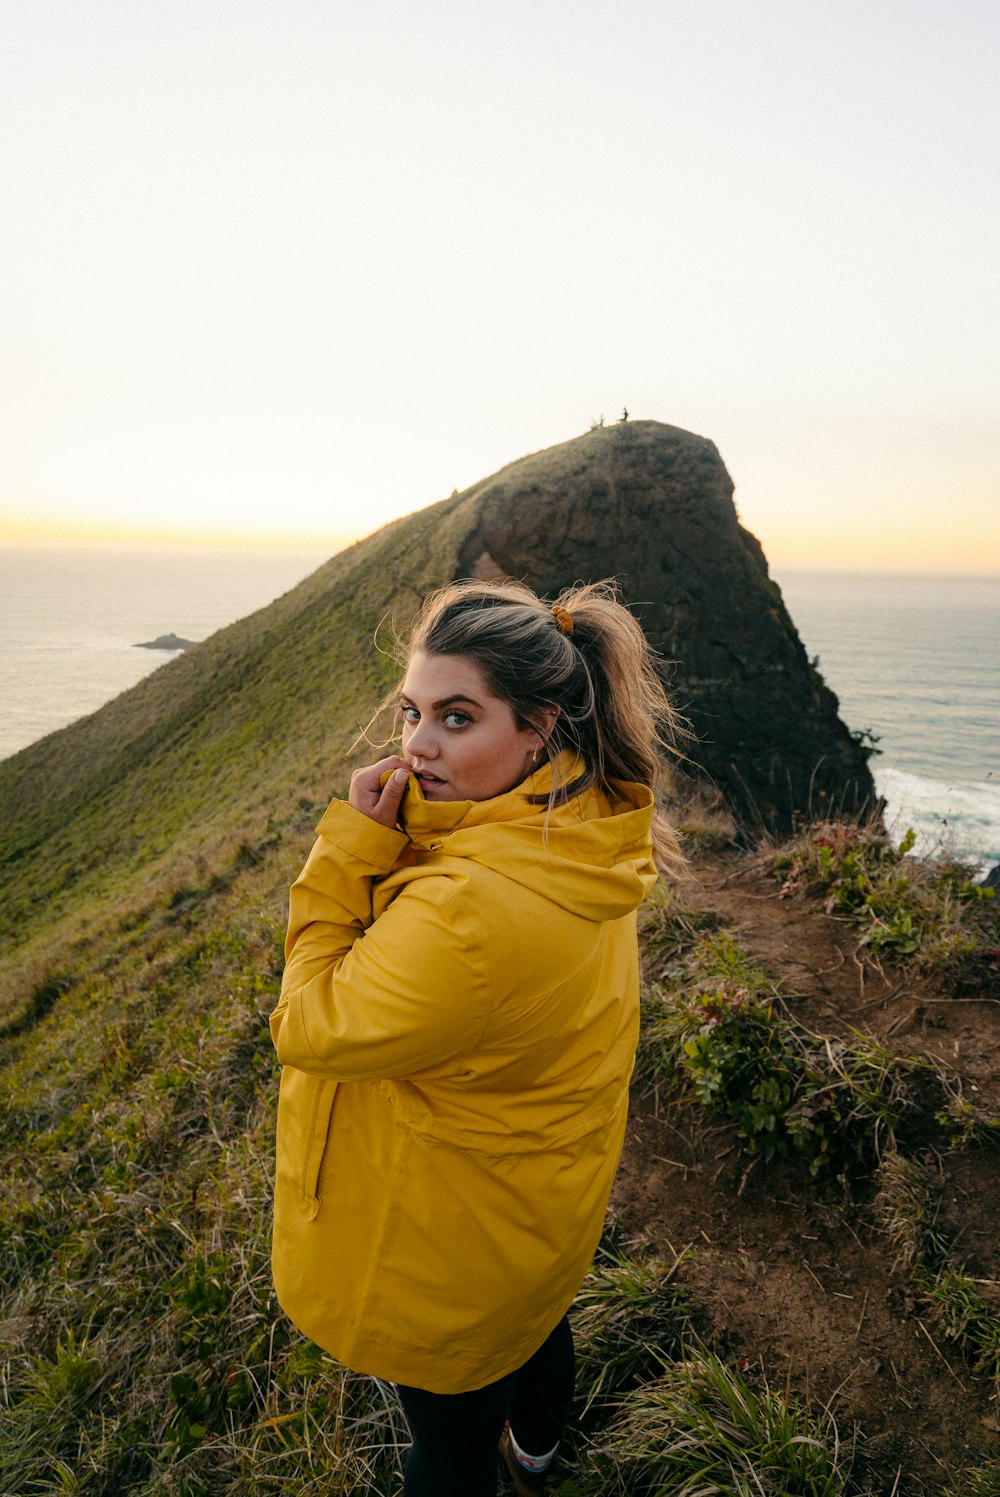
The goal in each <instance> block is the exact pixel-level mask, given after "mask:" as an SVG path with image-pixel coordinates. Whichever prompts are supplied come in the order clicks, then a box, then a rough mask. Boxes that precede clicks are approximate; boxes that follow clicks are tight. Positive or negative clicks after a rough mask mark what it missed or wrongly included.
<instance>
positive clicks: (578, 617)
mask: <svg viewBox="0 0 1000 1497" xmlns="http://www.w3.org/2000/svg"><path fill="white" fill-rule="evenodd" d="M394 702H395V705H396V706H397V708H398V713H399V716H400V717H401V719H402V736H401V744H400V752H399V753H391V754H389V755H388V756H386V757H384V758H380V759H379V760H378V761H377V762H376V763H373V764H369V765H367V766H365V767H364V768H362V769H359V770H357V772H356V773H355V774H354V775H353V777H352V779H351V785H350V792H349V795H348V799H347V800H346V801H339V800H335V801H334V802H333V804H332V805H331V806H330V808H329V810H328V811H327V812H326V814H325V815H324V817H323V819H322V821H321V822H320V824H319V827H318V828H317V831H318V840H317V842H316V843H315V845H314V847H313V850H312V852H311V853H310V856H309V859H308V861H307V863H306V865H305V868H304V870H303V872H302V873H301V875H300V876H299V878H298V879H297V880H296V882H295V884H294V885H293V887H292V891H291V905H290V914H289V923H288V939H287V943H286V954H287V965H286V968H285V975H284V981H283V984H282V990H281V996H280V999H279V1001H278V1006H277V1008H276V1009H275V1011H274V1014H273V1016H272V1019H271V1027H272V1034H273V1037H274V1043H275V1046H276V1049H277V1052H278V1057H279V1059H280V1060H281V1062H282V1064H283V1072H282V1078H281V1090H280V1100H279V1109H278V1139H277V1171H276V1191H275V1220H274V1248H273V1267H274V1281H275V1286H276V1289H277V1294H278V1298H279V1300H280V1302H281V1304H282V1305H283V1307H284V1308H285V1310H286V1311H287V1313H288V1314H289V1316H290V1317H291V1319H292V1320H293V1321H294V1322H295V1323H296V1325H298V1326H299V1327H300V1328H301V1329H302V1330H303V1331H304V1332H305V1333H306V1334H307V1335H308V1336H310V1337H312V1338H313V1340H314V1341H316V1342H318V1343H319V1345H320V1346H322V1347H325V1348H326V1349H327V1350H328V1351H329V1352H330V1353H331V1354H332V1355H333V1356H335V1357H336V1358H337V1359H338V1360H339V1361H341V1362H342V1363H344V1364H345V1365H346V1366H348V1367H350V1368H353V1369H354V1370H355V1371H357V1372H359V1373H370V1374H373V1375H375V1376H376V1377H379V1378H382V1379H386V1380H388V1381H391V1382H393V1383H395V1384H396V1385H397V1387H398V1390H399V1397H400V1400H401V1402H402V1406H403V1409H404V1411H405V1413H406V1417H407V1420H408V1421H409V1424H410V1428H411V1432H412V1436H413V1443H412V1446H411V1448H410V1450H409V1453H408V1456H407V1461H406V1470H405V1477H404V1487H403V1491H404V1497H495V1493H496V1488H497V1474H498V1450H499V1454H500V1456H501V1457H502V1459H503V1461H504V1463H505V1465H506V1467H507V1469H508V1472H509V1474H510V1476H511V1477H512V1479H513V1482H514V1486H515V1488H516V1490H517V1492H518V1493H520V1494H522V1497H523V1494H525V1493H535V1494H537V1493H541V1492H543V1491H544V1490H545V1486H546V1476H547V1472H548V1470H549V1467H550V1465H551V1462H552V1459H553V1457H554V1455H555V1452H556V1448H557V1447H558V1445H559V1442H560V1438H561V1436H562V1433H563V1428H564V1425H565V1423H566V1421H567V1418H568V1416H569V1413H570V1407H571V1403H572V1398H573V1388H574V1354H573V1338H572V1333H571V1330H570V1323H569V1320H568V1318H567V1311H568V1310H569V1307H570V1305H571V1303H572V1301H573V1299H574V1297H575V1295H576V1293H577V1290H578V1289H579V1287H580V1284H581V1283H582V1281H583V1278H584V1276H585V1274H586V1273H587V1270H588V1267H589V1265H590V1262H591V1259H592V1257H593V1253H594V1250H595V1248H596V1246H597V1243H598V1241H599V1239H600V1235H601V1231H602V1226H603V1221H604V1214H605V1210H606V1207H607V1202H608V1196H609V1193H610V1190H611V1185H612V1181H613V1179H614V1175H615V1171H616V1168H617V1164H618V1158H619V1154H620V1151H621V1146H622V1141H623V1137H624V1132H625V1119H626V1110H627V1105H628V1082H629V1076H630V1073H631V1070H632V1064H633V1058H634V1052H635V1045H636V1038H637V1033H638V1010H639V1001H638V998H639V982H638V959H637V949H636V909H637V907H638V905H639V904H640V903H641V901H642V900H643V898H644V897H645V895H646V894H647V893H648V891H649V889H650V887H651V885H652V884H653V882H654V880H655V878H656V863H657V862H659V864H660V866H661V867H665V868H668V869H676V868H677V867H679V864H680V859H679V853H678V850H677V843H676V840H675V838H674V836H673V833H672V831H671V829H670V828H669V827H668V826H667V825H666V823H665V822H664V821H663V819H662V818H661V816H660V814H659V813H658V811H657V809H656V806H655V802H654V792H655V790H656V786H657V784H658V781H659V778H660V774H661V762H660V758H659V755H658V752H657V749H658V746H664V745H665V744H666V743H667V742H668V740H669V738H670V737H671V736H672V735H673V733H674V732H675V731H676V728H677V722H676V719H675V717H674V714H673V712H672V710H671V707H670V704H669V702H668V700H667V698H666V696H665V694H664V691H663V688H662V686H661V684H660V681H659V679H658V677H657V674H656V671H655V668H654V661H653V657H652V655H651V652H650V650H649V648H648V646H647V644H646V641H645V638H644V636H643V634H642V631H641V629H640V628H639V625H638V624H637V623H636V621H635V619H634V618H633V617H632V615H631V614H630V613H629V612H628V610H627V609H626V608H624V607H623V606H622V604H621V603H620V602H619V601H618V600H617V597H616V595H615V591H614V588H613V586H611V585H610V584H607V583H598V584H592V585H588V586H581V587H578V588H576V589H573V590H570V591H568V592H566V593H564V594H562V595H561V596H560V598H559V600H558V602H556V603H555V604H553V605H552V606H551V607H549V606H548V605H546V604H545V603H543V602H542V601H541V600H540V599H539V598H538V597H537V596H536V595H535V594H534V593H533V592H532V591H531V590H530V589H529V588H527V587H524V586H522V585H521V584H518V583H500V582H498V583H477V582H464V583H457V584H454V585H452V586H450V587H447V588H445V589H444V590H443V591H441V592H439V593H437V594H436V595H434V596H433V597H431V598H430V599H428V600H427V602H426V603H425V605H424V608H423V610H422V612H421V614H420V616H419V619H418V621H417V623H416V626H415V629H414V632H413V634H412V638H411V642H410V648H409V655H408V659H407V663H406V668H405V677H404V679H403V681H402V683H401V686H400V688H399V691H398V693H397V694H394Z"/></svg>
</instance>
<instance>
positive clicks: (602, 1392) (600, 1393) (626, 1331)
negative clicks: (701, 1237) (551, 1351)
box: [573, 1241, 692, 1423]
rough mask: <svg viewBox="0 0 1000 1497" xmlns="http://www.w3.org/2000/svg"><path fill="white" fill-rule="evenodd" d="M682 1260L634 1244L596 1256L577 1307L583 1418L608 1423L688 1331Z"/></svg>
mask: <svg viewBox="0 0 1000 1497" xmlns="http://www.w3.org/2000/svg"><path fill="white" fill-rule="evenodd" d="M679 1263H680V1259H679V1258H671V1259H669V1260H668V1258H667V1257H665V1256H664V1255H663V1254H662V1253H659V1252H656V1251H655V1250H653V1249H652V1248H651V1246H650V1245H649V1244H644V1243H642V1242H641V1241H640V1242H633V1243H630V1244H628V1245H627V1246H626V1247H624V1248H617V1249H616V1248H606V1249H604V1250H603V1251H601V1252H599V1253H598V1256H597V1260H596V1262H595V1264H594V1267H593V1269H592V1270H591V1272H590V1273H589V1274H588V1275H587V1279H586V1282H585V1283H584V1285H583V1288H582V1289H581V1290H580V1293H579V1294H578V1295H577V1298H576V1302H575V1304H574V1307H573V1334H574V1337H575V1340H576V1354H577V1393H578V1398H579V1400H580V1404H581V1412H580V1416H579V1417H580V1418H581V1419H582V1420H583V1421H584V1422H585V1423H586V1422H587V1421H588V1417H592V1412H593V1415H601V1416H602V1417H606V1415H607V1412H608V1410H609V1409H610V1408H611V1407H613V1406H614V1400H615V1399H616V1398H617V1397H618V1396H619V1395H620V1394H621V1393H622V1392H623V1391H624V1390H626V1389H628V1388H631V1387H634V1386H635V1385H636V1384H638V1383H641V1382H642V1381H643V1380H644V1379H646V1378H648V1377H649V1375H650V1372H651V1370H652V1369H654V1368H656V1367H658V1366H659V1365H661V1364H662V1361H663V1358H664V1356H665V1355H667V1354H668V1353H671V1352H675V1351H676V1350H677V1349H678V1348H679V1346H680V1342H681V1337H682V1335H683V1334H684V1332H685V1331H686V1330H688V1329H690V1324H691V1315H692V1305H691V1301H690V1297H689V1296H688V1295H687V1294H686V1293H685V1291H684V1290H683V1289H681V1288H679V1287H678V1286H677V1284H676V1283H675V1282H674V1275H675V1273H676V1270H677V1268H678V1265H679Z"/></svg>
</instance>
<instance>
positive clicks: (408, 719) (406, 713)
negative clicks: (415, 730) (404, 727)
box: [400, 707, 420, 728]
mask: <svg viewBox="0 0 1000 1497" xmlns="http://www.w3.org/2000/svg"><path fill="white" fill-rule="evenodd" d="M400 711H401V712H402V714H403V721H404V723H409V725H410V727H411V728H412V726H413V724H414V723H418V722H419V721H420V713H419V712H418V711H417V709H416V707H401V708H400Z"/></svg>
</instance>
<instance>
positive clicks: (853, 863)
mask: <svg viewBox="0 0 1000 1497" xmlns="http://www.w3.org/2000/svg"><path fill="white" fill-rule="evenodd" d="M915 841H916V837H915V834H914V833H913V831H908V832H907V833H906V835H905V836H904V837H903V839H902V841H901V842H900V844H899V847H898V848H896V847H894V846H893V844H892V843H891V842H890V841H889V840H888V838H886V837H885V836H884V835H883V834H882V833H881V832H880V831H879V830H878V829H877V828H875V827H872V826H858V825H855V824H853V823H849V822H825V823H821V824H817V825H814V826H810V827H809V828H807V829H806V830H805V831H804V832H803V833H802V834H801V835H800V836H799V837H797V838H796V839H795V840H794V841H793V842H792V843H790V844H789V845H788V846H786V847H784V848H782V849H781V850H780V851H778V852H777V853H775V854H773V855H772V856H771V857H770V866H771V869H772V871H773V872H774V873H775V875H776V876H777V877H778V878H779V879H780V880H781V896H782V898H789V897H791V896H793V895H796V894H808V895H813V896H816V897H819V898H822V899H823V901H824V903H825V907H826V909H827V911H828V912H829V913H830V914H837V915H843V916H844V917H845V918H847V919H849V920H852V921H853V922H855V923H856V924H857V925H858V926H859V928H860V932H861V945H862V946H864V947H865V948H866V949H867V950H868V951H870V952H872V953H873V955H874V956H875V957H882V956H886V957H889V958H891V959H892V960H894V961H900V962H905V963H912V964H914V965H916V966H919V967H922V968H925V969H928V970H933V971H938V972H943V971H952V972H958V971H963V972H965V971H968V970H970V969H971V970H979V971H980V972H981V973H985V972H986V971H987V968H989V967H993V968H995V966H996V948H997V928H998V920H1000V915H998V912H997V910H996V908H995V904H994V891H993V889H992V888H986V887H984V886H983V885H981V884H976V883H974V882H973V875H972V870H971V869H970V868H969V867H968V866H967V865H965V864H964V863H960V862H957V861H956V860H955V859H953V858H947V857H940V858H917V857H913V856H912V852H913V847H914V844H915Z"/></svg>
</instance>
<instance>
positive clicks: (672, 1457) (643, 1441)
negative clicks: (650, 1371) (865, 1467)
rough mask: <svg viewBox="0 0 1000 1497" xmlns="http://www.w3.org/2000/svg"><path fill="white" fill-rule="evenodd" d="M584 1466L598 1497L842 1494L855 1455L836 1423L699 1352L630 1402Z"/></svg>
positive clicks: (588, 1488) (587, 1487)
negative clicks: (615, 1496) (843, 1444)
mask: <svg viewBox="0 0 1000 1497" xmlns="http://www.w3.org/2000/svg"><path fill="white" fill-rule="evenodd" d="M585 1471H586V1476H585V1478H584V1481H583V1482H582V1483H581V1484H580V1486H579V1490H580V1491H581V1493H586V1494H591V1493H592V1494H594V1497H597V1494H598V1493H600V1494H602V1497H610V1494H613V1493H622V1494H628V1497H761V1494H763V1497H843V1494H844V1493H846V1491H847V1490H848V1488H847V1486H846V1483H847V1480H848V1477H849V1471H850V1455H849V1453H845V1452H844V1451H842V1450H841V1447H840V1442H839V1438H838V1434H837V1429H836V1426H835V1425H834V1423H833V1421H832V1419H830V1418H829V1417H826V1418H820V1419H814V1418H812V1417H810V1416H809V1415H808V1414H806V1413H805V1412H804V1411H803V1410H802V1409H800V1408H799V1407H798V1406H797V1405H796V1404H795V1402H794V1401H793V1400H792V1399H790V1398H789V1397H788V1396H787V1395H785V1394H782V1393H778V1392H775V1391H774V1390H773V1389H771V1388H770V1387H769V1386H768V1384H767V1382H766V1380H765V1379H764V1378H763V1377H761V1376H752V1375H751V1374H749V1373H743V1372H741V1371H740V1370H738V1369H737V1368H734V1367H732V1366H730V1365H729V1364H728V1363H726V1362H724V1361H723V1360H722V1359H721V1358H719V1357H718V1356H716V1355H715V1354H714V1353H713V1352H710V1351H707V1350H704V1349H692V1350H690V1351H689V1352H688V1353H687V1355H686V1356H685V1357H684V1358H683V1359H682V1360H680V1361H677V1362H675V1363H673V1364H670V1365H667V1366H665V1367H664V1369H663V1371H662V1372H661V1374H660V1376H659V1377H657V1378H656V1379H654V1380H652V1381H650V1382H648V1383H645V1384H644V1385H643V1386H642V1387H641V1388H638V1389H636V1390H635V1392H633V1393H631V1394H629V1395H628V1396H627V1397H626V1398H625V1399H624V1400H623V1402H622V1408H621V1413H620V1415H619V1417H618V1419H617V1420H616V1421H615V1422H614V1423H613V1424H612V1425H611V1426H610V1427H609V1429H608V1430H607V1433H606V1436H605V1438H604V1439H603V1440H602V1441H601V1443H600V1444H599V1445H597V1446H596V1447H595V1448H594V1449H593V1451H592V1452H591V1454H590V1457H589V1461H588V1463H587V1466H586V1467H585ZM855 1490H856V1489H855Z"/></svg>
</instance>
